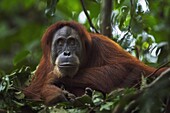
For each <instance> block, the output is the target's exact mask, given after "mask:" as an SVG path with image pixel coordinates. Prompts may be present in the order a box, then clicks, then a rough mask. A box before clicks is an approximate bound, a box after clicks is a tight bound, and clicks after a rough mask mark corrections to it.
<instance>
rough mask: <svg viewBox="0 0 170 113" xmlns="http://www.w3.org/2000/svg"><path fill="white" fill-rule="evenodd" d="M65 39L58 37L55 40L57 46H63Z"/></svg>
mask: <svg viewBox="0 0 170 113" xmlns="http://www.w3.org/2000/svg"><path fill="white" fill-rule="evenodd" d="M64 43H65V40H64V39H63V38H59V39H58V40H57V46H64Z"/></svg>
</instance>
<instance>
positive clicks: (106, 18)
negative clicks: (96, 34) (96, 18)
mask: <svg viewBox="0 0 170 113" xmlns="http://www.w3.org/2000/svg"><path fill="white" fill-rule="evenodd" d="M112 4H113V1H112V0H102V3H101V17H100V18H101V23H100V28H101V29H100V31H101V33H102V34H103V35H105V36H108V37H112V28H111V13H112Z"/></svg>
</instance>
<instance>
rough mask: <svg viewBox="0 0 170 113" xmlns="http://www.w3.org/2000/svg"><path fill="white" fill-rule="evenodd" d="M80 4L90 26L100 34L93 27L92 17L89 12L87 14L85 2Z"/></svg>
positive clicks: (82, 1)
mask: <svg viewBox="0 0 170 113" xmlns="http://www.w3.org/2000/svg"><path fill="white" fill-rule="evenodd" d="M80 2H81V5H82V8H83V11H84V13H85V15H86V17H87V20H88V22H89V24H90V26H91V27H92V28H93V29H94V30H95V32H96V33H99V32H98V31H97V29H96V28H95V27H94V25H93V23H92V21H91V19H90V16H89V14H88V12H87V10H86V8H85V4H84V0H80Z"/></svg>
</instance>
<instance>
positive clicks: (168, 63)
mask: <svg viewBox="0 0 170 113" xmlns="http://www.w3.org/2000/svg"><path fill="white" fill-rule="evenodd" d="M169 63H170V61H169V62H167V63H165V64H163V65H161V66H159V67H158V68H157V69H156V70H155V71H154V72H152V73H151V74H149V75H148V76H147V77H146V78H149V77H151V76H153V75H154V74H155V73H156V72H158V71H159V70H160V69H161V68H163V67H165V66H166V65H168V64H169ZM140 83H141V81H139V82H138V83H136V84H135V85H134V86H133V87H136V86H137V85H139V84H140Z"/></svg>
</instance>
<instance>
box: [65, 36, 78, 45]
mask: <svg viewBox="0 0 170 113" xmlns="http://www.w3.org/2000/svg"><path fill="white" fill-rule="evenodd" d="M67 43H68V44H69V45H70V46H74V45H76V39H75V38H73V37H71V38H69V39H68V41H67Z"/></svg>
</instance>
